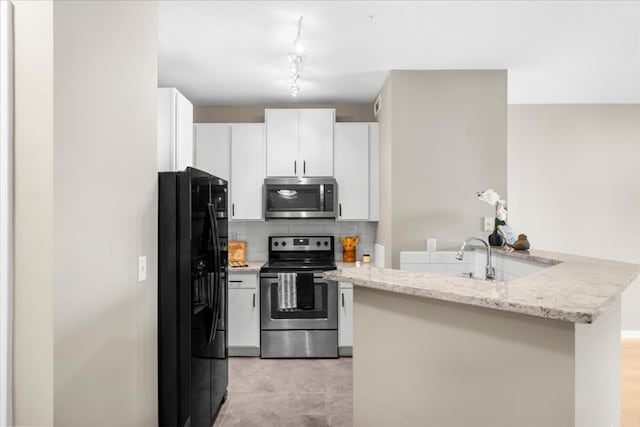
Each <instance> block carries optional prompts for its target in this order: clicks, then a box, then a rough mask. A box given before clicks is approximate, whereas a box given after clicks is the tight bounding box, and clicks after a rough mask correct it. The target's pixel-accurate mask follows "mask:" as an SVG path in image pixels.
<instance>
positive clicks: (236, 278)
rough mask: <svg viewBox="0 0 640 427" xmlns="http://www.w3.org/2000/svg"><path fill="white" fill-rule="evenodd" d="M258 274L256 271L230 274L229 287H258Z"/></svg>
mask: <svg viewBox="0 0 640 427" xmlns="http://www.w3.org/2000/svg"><path fill="white" fill-rule="evenodd" d="M257 287H258V275H257V274H256V273H233V274H229V289H256V288H257Z"/></svg>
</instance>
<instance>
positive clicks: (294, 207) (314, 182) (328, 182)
mask: <svg viewBox="0 0 640 427" xmlns="http://www.w3.org/2000/svg"><path fill="white" fill-rule="evenodd" d="M263 193H264V200H263V206H264V217H265V219H276V218H333V219H335V218H336V216H337V210H338V209H337V206H338V185H337V183H336V180H335V179H334V178H331V177H328V178H267V179H265V180H264V188H263Z"/></svg>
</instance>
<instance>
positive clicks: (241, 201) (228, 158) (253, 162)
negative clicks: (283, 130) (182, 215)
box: [193, 123, 265, 220]
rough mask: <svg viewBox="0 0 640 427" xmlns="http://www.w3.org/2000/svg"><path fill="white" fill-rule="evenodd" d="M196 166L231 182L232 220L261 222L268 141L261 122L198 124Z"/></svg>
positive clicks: (196, 126)
mask: <svg viewBox="0 0 640 427" xmlns="http://www.w3.org/2000/svg"><path fill="white" fill-rule="evenodd" d="M193 127H194V133H195V144H194V145H195V167H196V168H198V169H201V170H203V171H205V172H208V173H210V174H212V175H215V176H218V177H220V178H222V179H225V180H227V181H228V182H229V193H230V195H229V215H230V218H231V219H232V220H245V219H262V217H263V212H262V184H263V183H264V178H265V140H264V124H262V123H238V124H235V123H234V124H229V123H197V124H195V125H194V126H193Z"/></svg>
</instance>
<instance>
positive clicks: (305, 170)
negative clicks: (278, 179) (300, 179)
mask: <svg viewBox="0 0 640 427" xmlns="http://www.w3.org/2000/svg"><path fill="white" fill-rule="evenodd" d="M302 173H303V174H306V173H307V161H306V160H303V161H302Z"/></svg>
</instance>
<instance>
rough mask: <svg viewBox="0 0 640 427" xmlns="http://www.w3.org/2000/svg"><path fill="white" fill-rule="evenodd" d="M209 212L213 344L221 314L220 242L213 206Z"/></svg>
mask: <svg viewBox="0 0 640 427" xmlns="http://www.w3.org/2000/svg"><path fill="white" fill-rule="evenodd" d="M207 208H208V211H209V221H210V222H211V238H212V239H213V268H214V271H213V287H214V289H213V292H212V294H213V295H212V296H213V301H212V304H211V306H210V307H211V308H212V309H213V319H212V320H211V331H210V332H209V341H208V343H209V344H211V343H212V342H213V341H214V340H215V339H216V329H217V327H218V316H219V314H220V299H221V298H220V288H221V285H220V265H219V264H218V261H219V258H220V247H219V246H218V245H219V241H218V223H217V221H216V211H215V206H214V205H213V204H209V205H207Z"/></svg>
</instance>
